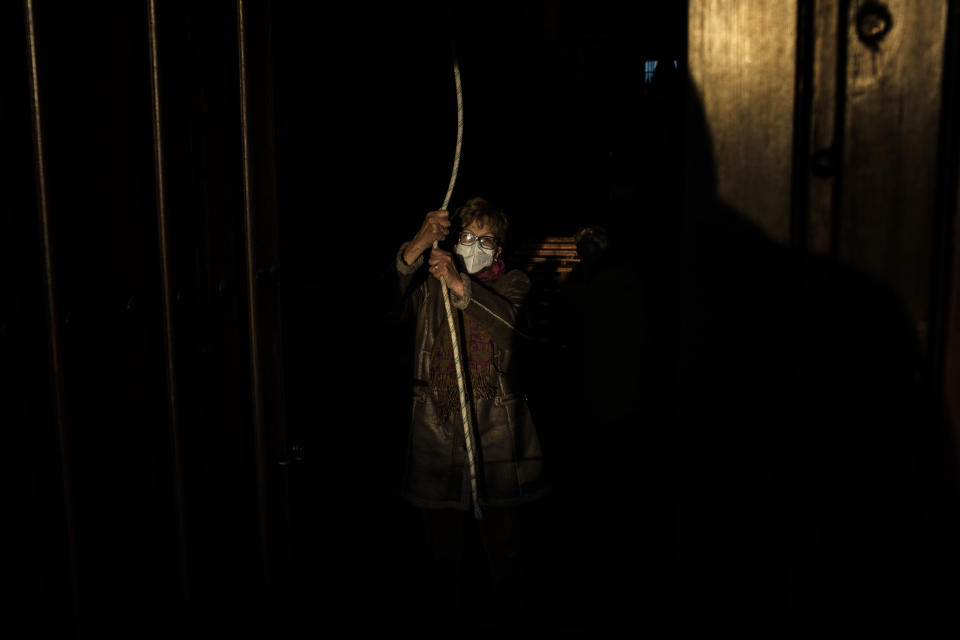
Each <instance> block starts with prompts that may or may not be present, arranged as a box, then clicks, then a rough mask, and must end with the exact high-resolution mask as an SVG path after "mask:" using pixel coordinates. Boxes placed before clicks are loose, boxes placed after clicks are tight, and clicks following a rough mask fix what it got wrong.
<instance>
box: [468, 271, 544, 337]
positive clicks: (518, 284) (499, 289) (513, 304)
mask: <svg viewBox="0 0 960 640" xmlns="http://www.w3.org/2000/svg"><path fill="white" fill-rule="evenodd" d="M460 278H461V280H462V281H463V295H462V296H458V295H456V294H454V293H453V292H451V293H450V302H451V304H453V306H454V307H456V308H457V309H460V310H462V311H463V312H464V313H465V314H467V315H469V316H470V317H471V318H473V319H474V320H476V321H477V323H478V324H479V325H480V327H481V328H482V329H483V330H484V331H486V332H487V333H488V334H490V337H491V339H492V340H493V342H494V343H495V344H496V345H497V346H499V347H501V348H506V349H509V348H510V346H511V344H512V342H513V340H514V338H515V337H516V335H517V329H516V324H517V313H518V312H519V310H520V307H521V306H522V305H523V302H524V300H526V298H527V295H528V294H529V293H530V278H529V277H527V274H525V273H524V272H523V271H518V270H514V271H510V272H509V273H506V274H504V275H503V276H502V277H501V278H500V279H499V280H497V281H496V283H495V284H494V287H493V288H489V287H485V286H484V285H482V284H481V283H479V282H477V281H476V280H473V279H472V278H471V277H470V276H468V275H467V274H465V273H463V274H460Z"/></svg>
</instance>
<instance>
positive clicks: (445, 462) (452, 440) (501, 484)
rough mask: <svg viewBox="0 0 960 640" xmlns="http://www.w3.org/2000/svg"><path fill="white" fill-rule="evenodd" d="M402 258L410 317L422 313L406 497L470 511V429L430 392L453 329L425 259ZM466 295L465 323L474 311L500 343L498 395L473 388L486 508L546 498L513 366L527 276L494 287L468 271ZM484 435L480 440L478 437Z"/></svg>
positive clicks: (496, 345) (461, 301)
mask: <svg viewBox="0 0 960 640" xmlns="http://www.w3.org/2000/svg"><path fill="white" fill-rule="evenodd" d="M405 248H406V245H403V246H402V247H400V251H399V252H398V253H397V258H396V267H397V275H398V277H399V282H400V290H401V292H402V293H403V295H404V313H405V315H407V314H415V316H416V334H415V335H416V337H415V343H414V349H415V351H414V368H413V398H412V410H411V414H410V435H409V440H408V446H407V459H406V465H405V471H404V478H403V487H402V493H403V497H404V498H405V499H406V500H407V501H409V502H411V503H413V504H414V505H417V506H420V507H427V508H455V509H463V510H467V509H470V508H471V506H470V476H469V470H468V469H467V461H466V447H465V444H464V436H463V424H462V422H461V417H460V411H459V409H458V410H456V411H453V412H451V415H450V417H449V418H448V419H447V421H446V422H445V423H440V421H439V419H438V417H437V408H436V404H435V401H434V398H433V393H432V392H431V391H430V386H429V385H430V382H429V381H430V354H431V352H432V350H433V341H434V339H435V337H436V336H437V335H438V334H437V332H438V331H449V329H448V324H447V319H446V312H445V310H444V304H443V298H442V292H441V289H440V283H439V282H438V281H437V279H436V278H432V277H429V276H428V275H427V273H426V270H425V269H424V268H423V264H424V259H423V256H420V257H419V258H418V259H417V260H416V261H415V262H414V263H413V264H412V265H407V264H406V263H404V262H403V258H402V256H403V251H404V249H405ZM461 279H462V281H463V285H464V287H463V296H462V297H460V296H457V295H455V294H453V293H452V292H451V293H450V301H451V303H452V306H453V307H454V313H455V314H456V321H457V323H458V324H459V325H460V326H462V322H463V320H462V317H461V315H462V314H468V315H469V316H470V317H471V318H472V319H473V320H474V321H476V323H478V324H479V325H480V327H481V328H482V329H483V331H485V332H486V333H488V334H489V335H490V337H491V340H492V342H493V366H494V369H495V371H496V378H497V385H496V387H497V390H496V395H495V397H493V398H490V399H489V400H482V399H473V398H472V397H471V396H472V394H470V393H469V390H468V400H469V402H470V410H471V419H472V426H473V433H474V442H477V441H479V443H480V445H479V447H476V450H477V467H478V468H477V480H478V493H479V495H480V504H481V505H493V506H508V505H513V504H519V503H522V502H527V501H530V500H533V499H536V498H538V497H540V496H542V495H543V494H544V493H545V486H544V483H543V478H542V467H543V459H542V455H541V452H540V441H539V439H538V438H537V432H536V429H535V428H534V425H533V420H532V418H531V417H530V411H529V409H528V408H527V403H526V399H525V398H524V396H523V394H521V393H520V392H519V390H517V389H516V388H515V385H514V381H513V379H512V378H513V376H512V375H511V367H510V361H511V357H512V355H513V345H514V341H515V340H518V339H520V337H519V335H518V333H517V331H516V330H515V329H514V325H515V323H516V318H517V311H518V310H519V308H520V305H521V304H522V303H523V301H524V299H525V298H526V296H527V294H528V293H529V291H530V279H529V278H528V277H527V275H526V274H525V273H523V272H522V271H516V270H514V271H509V272H507V273H505V274H503V275H502V276H501V277H500V278H498V279H497V280H496V281H495V282H493V283H491V286H490V287H487V286H484V285H483V284H481V283H480V282H478V281H477V280H475V279H473V278H471V277H470V276H468V275H467V274H461ZM478 435H479V438H478Z"/></svg>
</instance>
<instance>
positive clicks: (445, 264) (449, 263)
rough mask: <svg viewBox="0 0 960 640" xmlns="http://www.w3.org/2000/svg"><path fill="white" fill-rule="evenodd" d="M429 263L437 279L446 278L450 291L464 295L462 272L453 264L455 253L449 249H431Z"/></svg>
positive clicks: (431, 271) (432, 273)
mask: <svg viewBox="0 0 960 640" xmlns="http://www.w3.org/2000/svg"><path fill="white" fill-rule="evenodd" d="M427 264H429V265H430V275H432V276H433V277H434V278H436V279H437V280H446V282H447V288H448V289H449V290H450V291H452V292H454V293H455V294H457V295H458V296H462V295H463V281H462V280H460V273H459V272H458V271H457V267H456V265H455V264H453V255H452V254H451V253H450V252H449V251H444V250H443V249H431V250H430V259H429V260H428V261H427Z"/></svg>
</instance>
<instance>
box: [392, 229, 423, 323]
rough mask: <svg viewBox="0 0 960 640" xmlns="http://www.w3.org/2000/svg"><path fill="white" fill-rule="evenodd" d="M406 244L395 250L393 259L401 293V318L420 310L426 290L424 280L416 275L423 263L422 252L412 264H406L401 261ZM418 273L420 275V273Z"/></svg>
mask: <svg viewBox="0 0 960 640" xmlns="http://www.w3.org/2000/svg"><path fill="white" fill-rule="evenodd" d="M408 244H409V243H408V242H404V243H403V244H402V245H400V250H399V251H397V256H396V261H395V263H396V268H397V284H398V285H399V286H400V295H401V306H400V317H401V319H406V318H409V317H411V316H413V315H416V314H417V313H419V312H420V308H421V307H422V306H423V300H424V298H425V297H426V292H427V282H426V280H424V279H423V278H422V277H418V273H419V272H420V269H421V267H423V263H424V259H423V254H421V255H419V256H418V257H417V259H416V260H414V261H413V264H407V263H406V262H404V261H403V252H404V251H405V250H406V248H407V245H408ZM419 275H420V276H422V274H419Z"/></svg>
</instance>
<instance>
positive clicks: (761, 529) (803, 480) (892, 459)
mask: <svg viewBox="0 0 960 640" xmlns="http://www.w3.org/2000/svg"><path fill="white" fill-rule="evenodd" d="M686 92H687V94H686V95H687V104H688V108H687V112H686V116H687V122H686V123H685V127H686V140H687V145H686V149H685V153H686V172H685V176H686V185H685V203H684V204H685V206H684V216H683V227H682V233H681V236H680V238H681V239H682V242H677V243H674V251H675V254H674V263H673V264H674V273H675V278H674V286H673V295H672V301H673V304H672V305H671V308H672V309H673V318H672V325H673V328H674V335H673V341H674V344H675V352H674V353H675V378H674V380H673V394H672V404H673V420H672V427H673V429H672V431H673V448H672V449H673V462H672V482H673V508H674V514H675V518H674V527H675V530H674V535H673V560H672V568H671V579H672V583H673V593H672V599H673V607H672V611H673V620H672V621H671V625H670V626H671V627H672V630H673V632H674V635H676V636H679V637H703V634H705V633H710V634H711V635H714V634H718V633H724V632H732V633H735V634H736V635H737V637H741V638H742V637H755V638H770V637H790V638H793V637H796V638H809V637H838V638H840V637H870V638H894V637H922V636H923V635H924V634H925V633H927V632H930V631H931V629H930V626H931V625H933V624H935V623H943V622H945V621H946V619H945V615H944V614H945V613H946V611H945V610H938V606H939V605H936V604H935V603H936V602H937V600H938V599H939V598H940V595H939V594H937V593H935V592H936V591H941V590H944V589H947V590H949V591H950V592H952V593H955V580H956V579H955V578H951V580H950V582H949V583H946V582H942V581H941V583H940V584H933V585H930V584H927V583H928V580H929V571H930V569H932V568H933V567H932V565H931V564H930V561H931V560H934V561H935V562H937V563H949V564H950V566H952V567H953V568H954V569H956V568H957V565H956V562H955V559H956V553H955V552H954V551H952V550H951V549H948V548H946V547H942V548H938V549H937V550H936V551H935V553H934V554H932V555H929V556H928V557H925V556H927V554H929V553H930V551H931V550H932V549H931V544H934V543H935V539H934V537H933V536H931V531H930V530H929V529H928V527H927V523H928V521H929V518H930V516H931V514H938V518H939V522H940V525H941V526H944V527H949V528H951V529H952V530H953V531H956V528H955V527H956V515H957V507H958V502H957V500H956V479H955V476H954V471H953V467H954V464H953V462H952V460H950V459H949V458H951V457H952V456H950V455H946V456H945V455H943V453H944V452H945V451H951V452H952V451H953V445H952V443H951V442H950V440H949V438H948V437H946V432H945V431H944V430H943V428H942V427H943V425H941V424H939V423H936V422H934V421H931V420H930V419H929V412H928V408H929V407H928V404H927V398H926V394H925V393H924V392H925V390H924V389H923V388H922V386H921V382H922V380H923V378H924V376H923V371H924V362H923V360H922V357H921V353H920V349H919V345H918V344H917V340H916V338H915V334H914V332H913V329H912V327H911V323H910V321H909V318H908V316H907V314H906V311H905V308H904V305H903V303H902V301H901V300H900V299H899V297H898V296H897V295H896V293H895V292H894V291H893V290H892V289H891V288H890V287H889V286H887V285H885V284H884V283H881V282H878V281H876V280H875V279H873V278H871V277H868V276H866V275H864V274H862V273H859V272H857V271H856V270H854V269H851V268H850V267H847V266H844V265H841V264H839V263H838V262H836V261H835V260H833V259H831V258H827V257H819V256H814V255H807V254H803V253H801V252H799V251H794V250H790V249H788V248H786V247H784V246H782V245H779V244H777V243H775V242H773V241H771V240H770V239H769V238H768V237H767V236H766V235H765V234H764V233H763V232H762V231H761V230H760V229H758V228H757V227H756V226H754V225H753V224H752V223H750V222H749V221H747V220H746V218H745V217H744V216H742V215H741V214H739V213H738V212H736V211H734V210H732V209H731V208H729V207H728V206H726V205H725V204H724V203H722V202H720V201H719V200H718V199H717V197H716V189H715V179H714V168H713V161H712V149H711V146H710V144H709V140H710V135H709V131H708V130H707V127H706V120H705V118H704V115H703V112H702V107H701V105H700V103H699V101H698V99H697V96H696V95H695V91H694V89H693V86H692V84H690V83H689V81H688V85H687V87H686ZM758 188H760V187H758ZM930 443H936V444H935V445H934V446H935V447H937V448H938V449H940V453H941V455H940V456H938V459H936V460H935V459H933V458H931V457H930V456H929V455H928V447H929V445H930ZM934 464H936V465H937V468H931V465H934ZM931 482H933V483H934V484H931ZM942 482H946V484H944V485H940V484H939V483H942ZM934 494H938V496H937V498H935V499H934V498H932V496H933V495H934ZM931 500H936V501H931ZM931 591H933V592H931ZM941 602H942V601H941ZM931 605H934V606H931ZM951 626H954V628H955V623H951ZM938 633H939V632H938ZM954 633H955V632H954ZM934 635H937V634H934Z"/></svg>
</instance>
